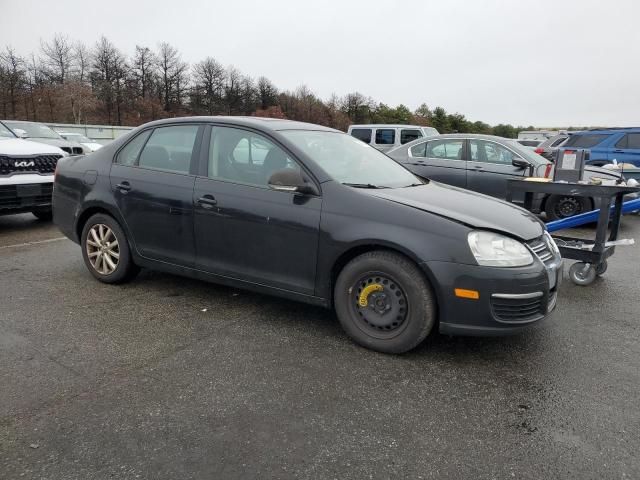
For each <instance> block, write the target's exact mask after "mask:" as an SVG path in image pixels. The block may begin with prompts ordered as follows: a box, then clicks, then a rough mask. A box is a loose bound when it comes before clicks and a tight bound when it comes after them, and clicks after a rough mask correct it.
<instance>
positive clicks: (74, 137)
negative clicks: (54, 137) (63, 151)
mask: <svg viewBox="0 0 640 480" xmlns="http://www.w3.org/2000/svg"><path fill="white" fill-rule="evenodd" d="M58 133H59V134H60V136H61V137H62V138H64V139H65V140H69V141H71V142H75V143H79V144H80V145H82V146H83V147H86V148H88V149H89V152H95V151H96V150H99V149H100V148H102V144H101V143H98V142H95V141H94V140H91V139H90V138H89V137H85V136H84V135H82V134H81V133H75V132H58Z"/></svg>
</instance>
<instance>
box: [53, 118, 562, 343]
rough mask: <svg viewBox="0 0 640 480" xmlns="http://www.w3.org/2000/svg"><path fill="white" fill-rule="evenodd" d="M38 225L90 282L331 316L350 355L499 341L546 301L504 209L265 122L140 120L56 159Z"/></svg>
mask: <svg viewBox="0 0 640 480" xmlns="http://www.w3.org/2000/svg"><path fill="white" fill-rule="evenodd" d="M54 220H55V222H56V223H57V224H58V226H59V227H60V229H61V230H62V231H63V232H64V233H65V234H66V235H67V236H68V237H69V238H71V239H72V240H73V241H75V242H77V243H79V244H81V246H82V255H83V257H84V261H85V263H86V265H87V268H88V269H89V271H90V272H91V274H92V275H93V276H94V277H95V278H97V279H98V280H100V281H102V282H105V283H118V282H123V281H126V280H129V279H131V278H132V277H133V276H134V275H135V274H136V272H137V271H138V269H139V268H140V267H146V268H152V269H157V270H163V271H166V272H172V273H177V274H181V275H187V276H190V277H195V278H199V279H203V280H209V281H212V282H217V283H221V284H226V285H232V286H235V287H241V288H248V289H252V290H256V291H259V292H264V293H270V294H274V295H279V296H282V297H286V298H290V299H295V300H300V301H304V302H309V303H313V304H317V305H322V306H325V307H333V308H334V309H335V312H336V314H337V317H338V319H339V321H340V323H341V325H342V326H343V328H344V330H345V331H346V332H347V333H348V334H349V335H350V336H351V337H352V338H353V339H354V340H355V341H356V342H358V343H359V344H361V345H364V346H366V347H369V348H372V349H375V350H379V351H383V352H392V353H399V352H405V351H407V350H410V349H412V348H413V347H415V346H416V345H418V344H419V343H420V342H421V341H422V340H423V339H424V338H425V337H426V336H427V335H428V334H429V332H431V331H432V330H433V329H434V328H437V329H439V331H440V332H444V333H447V334H483V335H494V334H507V333H514V332H517V331H520V330H522V329H523V328H526V327H529V326H531V325H534V324H536V323H538V322H539V321H540V320H542V319H543V318H545V317H546V316H547V315H548V314H549V313H550V312H551V310H552V309H553V308H554V306H555V299H556V291H557V287H558V281H559V274H560V273H559V272H560V265H561V259H560V255H559V253H558V250H557V248H556V246H555V244H554V242H553V240H552V239H551V237H550V236H549V235H548V234H546V232H545V230H544V226H543V224H542V223H541V222H540V221H539V220H538V219H537V218H536V217H534V216H533V215H531V214H530V213H528V212H526V211H525V210H523V209H521V208H519V207H516V206H514V205H511V204H508V203H505V202H503V201H500V200H496V199H493V198H491V197H488V196H484V195H480V194H477V193H473V192H469V191H466V190H462V189H458V188H455V187H452V186H448V185H443V184H439V183H436V182H432V181H428V180H422V179H419V178H418V177H416V176H414V175H413V174H412V173H411V172H409V171H408V170H407V169H405V168H404V167H403V166H401V165H399V164H398V163H396V162H395V161H393V160H391V159H390V158H388V157H387V156H385V155H384V154H382V153H380V152H379V151H377V150H376V149H374V148H373V147H370V146H369V145H366V144H365V143H363V142H361V141H360V140H357V139H355V138H353V137H351V136H349V135H346V134H344V133H342V132H338V131H336V130H333V129H330V128H325V127H321V126H318V125H312V124H305V123H299V122H292V121H287V120H278V119H265V118H255V117H252V118H242V117H193V118H182V119H167V120H160V121H156V122H152V123H148V124H146V125H143V126H141V127H139V128H137V129H136V130H134V131H132V132H131V133H130V134H128V135H126V136H124V137H121V138H119V139H117V140H116V141H114V142H112V143H111V144H109V145H107V146H105V147H103V148H102V149H100V150H98V151H97V152H95V153H93V154H91V155H90V156H88V157H68V158H64V159H62V160H61V161H60V162H59V163H58V168H57V172H56V179H55V188H54Z"/></svg>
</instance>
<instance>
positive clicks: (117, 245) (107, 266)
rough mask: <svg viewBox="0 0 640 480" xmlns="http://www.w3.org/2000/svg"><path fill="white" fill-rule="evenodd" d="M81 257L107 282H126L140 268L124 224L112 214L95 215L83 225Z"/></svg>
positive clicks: (95, 274) (99, 278)
mask: <svg viewBox="0 0 640 480" xmlns="http://www.w3.org/2000/svg"><path fill="white" fill-rule="evenodd" d="M82 257H83V258H84V263H85V265H86V266H87V268H88V269H89V271H90V272H91V274H92V275H93V276H94V277H95V278H97V279H98V280H100V281H101V282H104V283H123V282H126V281H128V280H130V279H131V278H133V277H134V276H135V275H136V274H137V273H138V271H139V268H138V267H137V265H135V264H134V263H133V259H132V258H131V251H130V249H129V242H128V241H127V238H126V235H125V233H124V231H123V230H122V227H120V225H119V224H118V222H116V221H115V220H114V219H113V218H112V217H110V216H109V215H105V214H102V213H98V214H96V215H93V216H92V217H91V218H89V220H87V223H86V224H85V225H84V228H83V229H82Z"/></svg>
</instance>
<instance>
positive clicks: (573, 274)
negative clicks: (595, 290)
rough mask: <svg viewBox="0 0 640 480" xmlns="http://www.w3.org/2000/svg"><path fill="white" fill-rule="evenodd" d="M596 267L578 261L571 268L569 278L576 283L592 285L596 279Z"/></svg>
mask: <svg viewBox="0 0 640 480" xmlns="http://www.w3.org/2000/svg"><path fill="white" fill-rule="evenodd" d="M596 275H597V274H596V268H595V267H594V266H593V265H589V264H587V263H583V262H576V263H574V264H573V265H571V267H570V268H569V278H570V279H571V281H572V282H573V283H575V284H576V285H581V286H583V287H585V286H587V285H591V284H592V283H593V281H594V280H595V279H596Z"/></svg>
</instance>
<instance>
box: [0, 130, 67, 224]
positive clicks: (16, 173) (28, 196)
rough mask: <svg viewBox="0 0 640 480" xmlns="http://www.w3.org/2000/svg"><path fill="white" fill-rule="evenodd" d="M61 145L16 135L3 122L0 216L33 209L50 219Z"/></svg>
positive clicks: (36, 214)
mask: <svg viewBox="0 0 640 480" xmlns="http://www.w3.org/2000/svg"><path fill="white" fill-rule="evenodd" d="M64 156H66V153H65V152H63V151H62V150H61V149H60V148H58V147H55V146H53V145H46V144H44V143H36V142H31V141H29V140H23V139H21V138H17V137H16V136H15V135H14V134H13V133H12V132H11V130H9V129H8V128H6V127H5V126H4V125H2V124H0V215H6V214H11V213H23V212H31V213H33V214H34V215H35V216H36V217H38V218H39V219H41V220H50V219H51V194H52V192H53V175H54V173H55V170H56V164H57V163H58V160H59V159H60V158H62V157H64Z"/></svg>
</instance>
